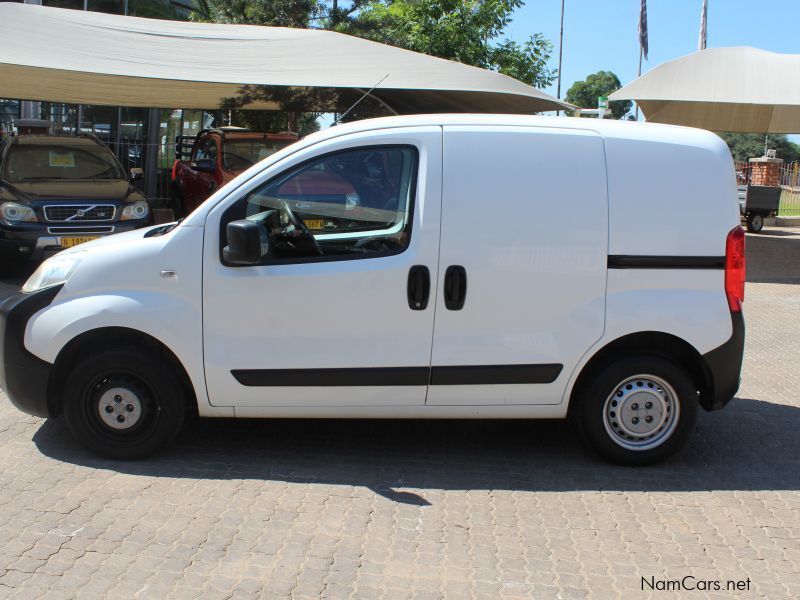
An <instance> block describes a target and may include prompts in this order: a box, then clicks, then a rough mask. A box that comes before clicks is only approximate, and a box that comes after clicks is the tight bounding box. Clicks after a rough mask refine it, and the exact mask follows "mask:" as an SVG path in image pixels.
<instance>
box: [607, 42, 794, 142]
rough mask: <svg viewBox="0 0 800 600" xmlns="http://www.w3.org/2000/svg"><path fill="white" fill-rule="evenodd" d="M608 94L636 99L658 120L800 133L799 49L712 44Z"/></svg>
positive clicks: (650, 117)
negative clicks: (777, 50) (787, 51)
mask: <svg viewBox="0 0 800 600" xmlns="http://www.w3.org/2000/svg"><path fill="white" fill-rule="evenodd" d="M608 99H609V100H612V101H613V100H636V102H638V104H639V106H640V107H641V109H642V111H643V112H644V116H645V118H646V119H647V120H648V121H652V122H655V123H672V124H674V125H688V126H690V127H701V128H703V129H709V130H711V131H741V132H753V133H800V54H776V53H774V52H768V51H766V50H759V49H758V48H748V47H735V48H709V49H707V50H702V51H700V52H695V53H694V54H690V55H688V56H684V57H682V58H678V59H675V60H672V61H669V62H666V63H663V64H661V65H658V66H657V67H655V68H654V69H653V70H651V71H649V72H647V73H645V74H644V75H642V76H641V77H639V78H638V79H636V80H634V81H632V82H631V83H629V84H628V85H626V86H625V87H623V88H621V89H619V90H617V91H616V92H614V93H613V94H611V95H610V96H609V98H608Z"/></svg>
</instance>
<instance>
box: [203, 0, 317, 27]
mask: <svg viewBox="0 0 800 600" xmlns="http://www.w3.org/2000/svg"><path fill="white" fill-rule="evenodd" d="M321 11H322V4H321V3H320V1H319V0H197V2H196V3H195V10H194V12H193V13H192V20H193V21H201V22H205V23H237V24H247V25H273V26H275V27H303V28H305V27H309V25H310V24H311V22H312V20H313V19H315V18H316V17H318V16H319V15H320V14H321Z"/></svg>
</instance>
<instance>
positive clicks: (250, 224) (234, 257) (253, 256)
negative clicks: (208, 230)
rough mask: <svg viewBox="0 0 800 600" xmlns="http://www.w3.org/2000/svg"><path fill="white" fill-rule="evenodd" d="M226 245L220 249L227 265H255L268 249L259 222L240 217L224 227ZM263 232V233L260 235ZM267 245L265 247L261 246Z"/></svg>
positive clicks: (264, 234)
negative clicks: (226, 235)
mask: <svg viewBox="0 0 800 600" xmlns="http://www.w3.org/2000/svg"><path fill="white" fill-rule="evenodd" d="M226 232H227V234H228V245H227V246H225V247H224V248H223V249H222V259H223V261H224V262H225V263H226V264H228V265H234V266H246V265H257V264H258V263H260V262H261V257H262V256H263V255H264V254H266V252H265V251H264V250H267V249H268V243H269V242H268V241H267V235H266V231H264V227H263V225H262V224H261V223H258V222H257V221H250V220H248V219H240V220H238V221H231V222H230V223H228V227H227V228H226ZM262 233H263V235H262ZM264 245H267V247H266V248H262V246H264Z"/></svg>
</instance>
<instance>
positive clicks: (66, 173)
mask: <svg viewBox="0 0 800 600" xmlns="http://www.w3.org/2000/svg"><path fill="white" fill-rule="evenodd" d="M3 178H4V179H5V180H6V181H10V182H19V181H31V180H35V179H126V177H125V173H124V172H123V171H122V167H121V166H120V164H119V163H118V162H117V160H116V158H115V157H114V155H113V154H112V153H111V151H110V150H108V148H105V147H104V146H100V145H99V144H86V145H81V146H73V145H62V144H59V143H58V142H57V141H54V142H53V143H52V144H47V145H36V146H33V145H31V146H28V145H15V146H12V147H11V148H9V151H8V159H7V160H6V164H5V169H4V172H3Z"/></svg>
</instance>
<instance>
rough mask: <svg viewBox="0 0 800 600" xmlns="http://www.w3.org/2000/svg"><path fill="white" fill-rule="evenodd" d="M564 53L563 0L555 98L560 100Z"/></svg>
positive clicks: (562, 1) (558, 113) (562, 0)
mask: <svg viewBox="0 0 800 600" xmlns="http://www.w3.org/2000/svg"><path fill="white" fill-rule="evenodd" d="M563 52H564V0H561V33H560V34H559V36H558V92H557V95H556V97H557V98H558V99H559V100H561V58H562V55H563ZM560 114H561V111H560V110H557V111H556V116H558V115H560Z"/></svg>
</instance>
